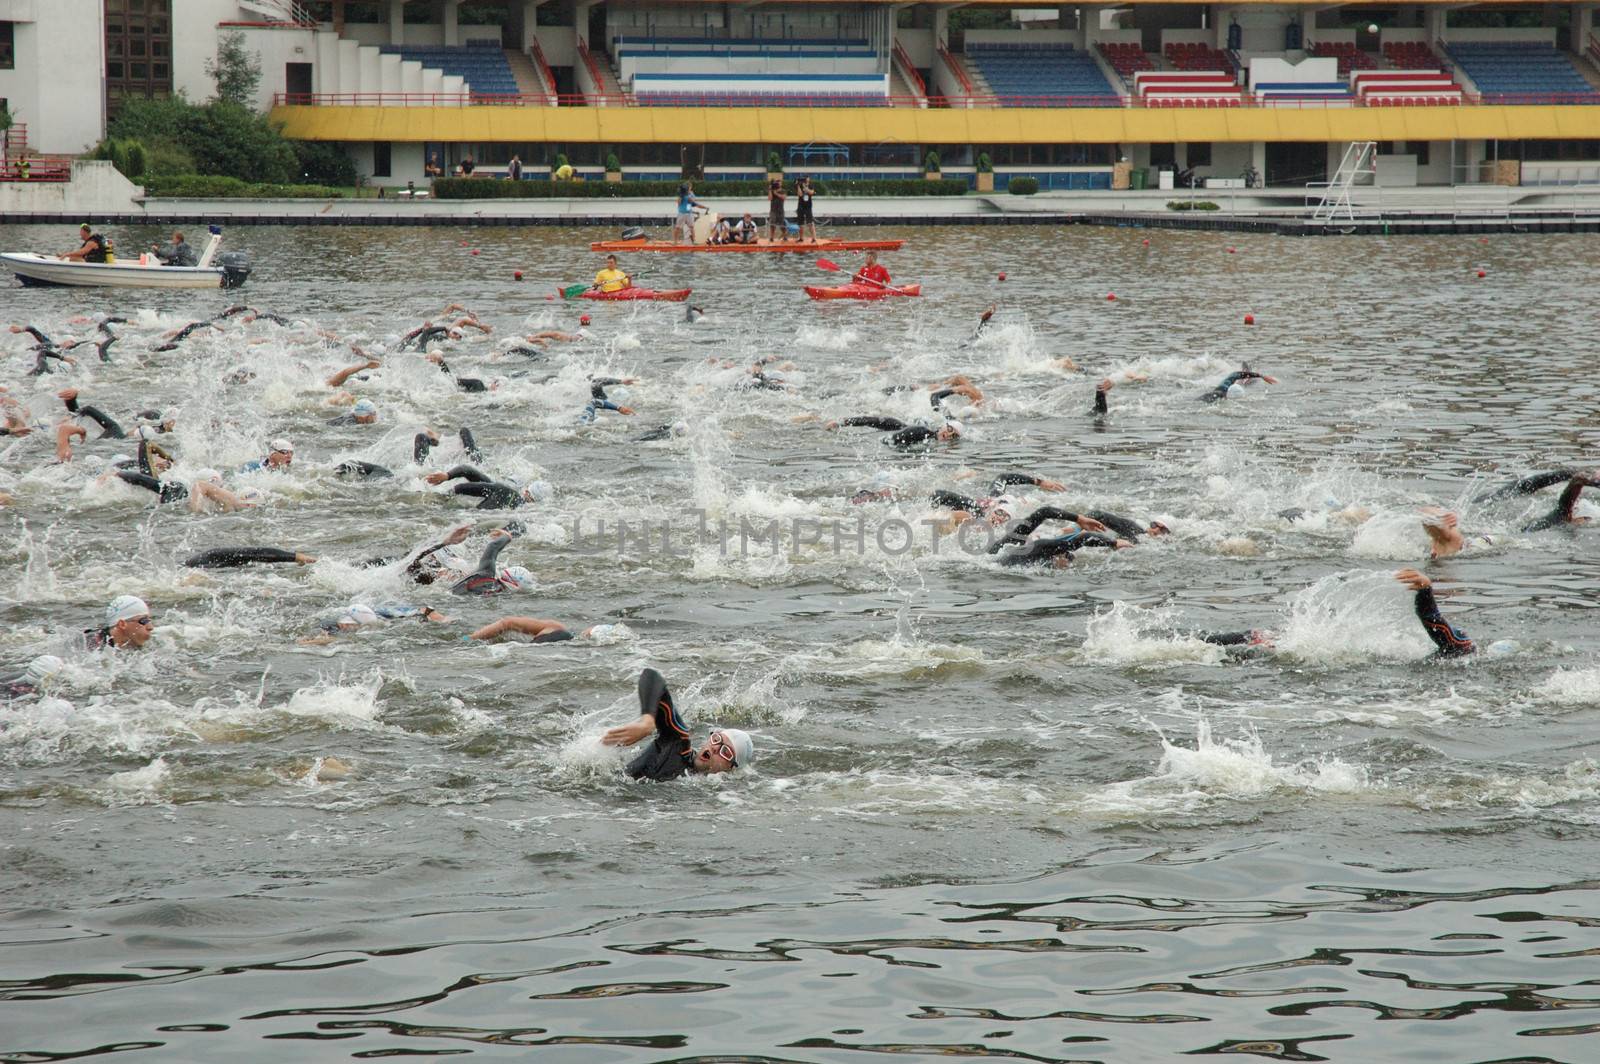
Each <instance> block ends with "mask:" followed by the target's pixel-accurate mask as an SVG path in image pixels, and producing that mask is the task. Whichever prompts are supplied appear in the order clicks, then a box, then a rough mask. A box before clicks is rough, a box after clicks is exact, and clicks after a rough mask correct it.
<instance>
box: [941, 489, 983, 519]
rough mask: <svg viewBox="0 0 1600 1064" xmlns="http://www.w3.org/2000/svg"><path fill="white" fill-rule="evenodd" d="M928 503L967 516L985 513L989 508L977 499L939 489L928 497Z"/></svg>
mask: <svg viewBox="0 0 1600 1064" xmlns="http://www.w3.org/2000/svg"><path fill="white" fill-rule="evenodd" d="M928 501H929V502H931V503H932V504H933V505H935V506H942V507H944V508H945V509H947V510H961V511H963V512H965V513H969V514H983V513H987V512H988V510H989V508H988V507H987V506H985V505H984V504H983V503H982V502H980V501H979V500H977V499H974V498H971V497H969V496H966V495H960V494H957V493H956V492H953V491H945V490H944V489H943V488H940V489H939V490H938V491H935V492H933V493H932V494H931V495H929V496H928Z"/></svg>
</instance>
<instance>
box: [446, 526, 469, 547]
mask: <svg viewBox="0 0 1600 1064" xmlns="http://www.w3.org/2000/svg"><path fill="white" fill-rule="evenodd" d="M471 533H472V523H471V522H470V521H469V522H467V523H466V524H464V525H457V526H456V527H455V528H452V529H451V530H450V533H449V534H448V535H447V536H445V537H444V542H445V543H446V544H447V545H449V546H452V547H453V546H455V545H456V544H458V543H464V542H466V539H467V536H469V535H471Z"/></svg>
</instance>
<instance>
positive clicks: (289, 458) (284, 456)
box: [239, 436, 294, 473]
mask: <svg viewBox="0 0 1600 1064" xmlns="http://www.w3.org/2000/svg"><path fill="white" fill-rule="evenodd" d="M293 464H294V444H293V443H290V442H289V441H288V440H287V439H285V438H284V437H282V436H279V437H278V438H277V439H275V440H273V441H272V442H271V443H269V444H267V456H266V457H265V458H257V459H254V460H252V461H249V462H246V463H245V464H244V465H243V466H240V467H239V472H241V473H256V472H259V471H261V470H263V469H266V470H270V471H272V472H274V473H281V472H283V471H284V470H286V469H288V468H289V467H290V466H291V465H293Z"/></svg>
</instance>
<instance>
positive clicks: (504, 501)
mask: <svg viewBox="0 0 1600 1064" xmlns="http://www.w3.org/2000/svg"><path fill="white" fill-rule="evenodd" d="M445 479H446V480H465V481H466V483H465V484H452V485H451V486H450V490H451V491H452V492H454V493H455V494H457V495H471V496H473V497H474V498H476V499H478V500H480V501H479V503H478V509H480V510H514V509H516V508H517V507H519V506H521V505H522V494H521V492H519V491H517V489H516V488H513V487H512V486H511V485H509V484H501V483H498V482H496V481H493V480H490V479H489V478H488V477H486V476H484V475H483V474H482V473H481V472H479V471H478V470H476V469H474V468H472V467H471V466H468V465H458V466H453V467H452V468H451V469H450V470H448V471H447V472H446V473H445Z"/></svg>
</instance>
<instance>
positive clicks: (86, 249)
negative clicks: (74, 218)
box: [61, 222, 106, 262]
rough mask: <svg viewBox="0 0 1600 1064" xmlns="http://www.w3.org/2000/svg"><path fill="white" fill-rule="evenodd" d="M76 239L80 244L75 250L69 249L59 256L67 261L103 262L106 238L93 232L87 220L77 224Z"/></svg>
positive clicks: (104, 259)
mask: <svg viewBox="0 0 1600 1064" xmlns="http://www.w3.org/2000/svg"><path fill="white" fill-rule="evenodd" d="M78 239H79V240H80V241H82V246H81V247H79V248H78V250H77V251H69V252H67V253H66V254H65V255H62V256H61V257H62V258H63V259H66V260H67V261H68V262H105V261H106V238H105V237H103V236H101V235H100V234H99V233H97V232H95V231H94V229H93V228H91V227H90V225H89V223H88V222H84V223H83V224H82V225H80V226H78Z"/></svg>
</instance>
